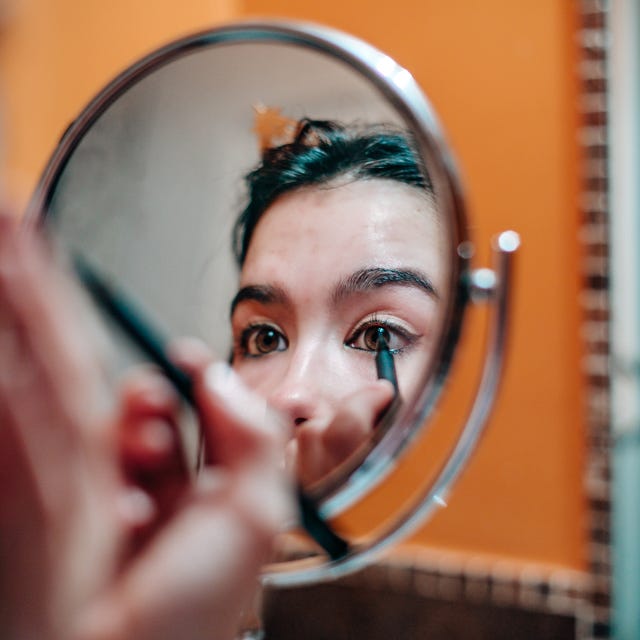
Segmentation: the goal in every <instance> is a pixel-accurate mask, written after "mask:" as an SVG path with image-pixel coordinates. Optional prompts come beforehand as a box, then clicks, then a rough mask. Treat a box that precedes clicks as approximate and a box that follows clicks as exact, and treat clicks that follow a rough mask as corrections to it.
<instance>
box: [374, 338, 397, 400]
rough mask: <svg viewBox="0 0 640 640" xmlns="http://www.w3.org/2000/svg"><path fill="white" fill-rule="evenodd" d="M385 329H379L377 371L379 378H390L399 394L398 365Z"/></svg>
mask: <svg viewBox="0 0 640 640" xmlns="http://www.w3.org/2000/svg"><path fill="white" fill-rule="evenodd" d="M384 334H385V331H384V329H383V328H382V327H380V328H379V329H378V338H377V340H376V371H377V372H378V379H380V380H381V379H384V380H388V381H389V382H390V383H391V384H392V385H393V388H394V390H395V392H396V396H397V395H398V378H397V376H396V367H395V364H394V362H393V354H392V353H391V351H390V350H389V345H388V343H387V339H386V338H385V335H384Z"/></svg>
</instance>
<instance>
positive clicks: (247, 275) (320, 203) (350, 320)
mask: <svg viewBox="0 0 640 640" xmlns="http://www.w3.org/2000/svg"><path fill="white" fill-rule="evenodd" d="M447 250H448V248H447V244H446V242H445V241H444V231H443V229H442V228H441V224H440V222H439V219H438V216H437V214H436V213H435V211H434V210H433V205H432V204H430V202H429V201H428V199H427V198H426V197H425V195H423V194H422V193H421V192H420V191H419V190H418V189H416V188H414V187H410V186H407V185H404V184H401V183H398V182H394V181H390V180H381V179H380V180H368V181H355V182H350V183H345V184H341V185H339V186H333V187H326V186H325V187H308V188H304V189H301V190H298V191H295V192H291V193H289V194H286V195H284V196H283V197H281V198H280V199H278V200H277V201H276V202H275V203H274V204H273V205H272V206H271V207H270V208H269V209H268V210H267V211H266V212H265V214H264V215H263V217H262V219H261V220H260V222H259V223H258V225H257V227H256V229H255V232H254V235H253V237H252V240H251V244H250V248H249V251H248V254H247V258H246V261H245V264H244V267H243V269H242V272H241V276H240V288H239V292H238V294H237V295H236V297H235V299H234V302H233V305H232V331H233V337H234V351H233V367H234V369H235V370H236V371H237V372H238V373H239V374H240V375H241V377H242V378H243V379H244V380H245V382H247V383H248V385H249V386H250V387H252V388H253V389H255V390H256V391H257V392H258V393H260V394H262V395H264V396H265V397H266V398H267V399H268V400H269V401H270V402H271V403H272V404H273V405H274V406H275V407H277V408H278V409H280V410H281V411H282V412H284V414H285V415H286V416H287V417H288V419H289V421H290V424H291V426H292V427H294V428H298V429H304V425H305V424H307V423H314V422H315V423H316V424H317V423H318V420H319V421H320V422H321V423H322V424H329V423H330V422H331V417H332V416H334V415H336V413H337V412H338V411H339V410H340V407H341V406H342V405H343V404H344V403H346V402H348V401H349V398H350V397H352V396H353V395H354V394H357V392H358V390H359V389H361V388H362V387H364V386H366V385H368V384H370V383H372V382H373V381H375V380H376V377H377V376H376V366H375V342H376V335H377V331H376V329H377V328H378V327H383V328H384V329H385V330H386V335H387V336H388V341H389V347H390V350H391V351H392V353H393V354H394V360H395V366H396V371H397V376H398V383H399V387H400V394H401V395H402V396H404V397H407V395H408V394H410V393H412V392H413V391H414V390H415V388H416V386H417V385H418V383H419V382H420V379H421V377H422V375H423V372H424V369H425V365H426V363H427V362H428V359H429V356H430V354H431V352H432V349H433V347H434V340H435V338H436V337H437V336H436V335H435V334H436V330H437V327H438V325H439V311H440V309H441V307H442V306H443V298H444V297H445V296H446V295H447V291H445V290H444V287H445V286H446V269H447V265H448V255H447Z"/></svg>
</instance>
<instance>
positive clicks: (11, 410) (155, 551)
mask: <svg viewBox="0 0 640 640" xmlns="http://www.w3.org/2000/svg"><path fill="white" fill-rule="evenodd" d="M84 319H85V314H84V311H83V304H82V303H81V302H80V300H79V296H78V292H77V291H76V290H75V289H74V287H73V286H72V284H71V283H70V281H69V280H68V279H67V278H66V277H65V276H64V274H62V273H61V272H60V270H59V269H58V268H56V267H55V265H54V264H53V261H52V259H51V258H50V256H49V255H48V252H47V250H46V248H44V247H43V246H41V243H40V242H39V241H38V239H37V238H35V237H33V235H32V234H29V233H25V232H24V231H23V230H19V229H16V228H15V224H14V223H11V222H9V221H8V220H4V219H0V636H1V637H3V638H8V639H12V640H13V639H16V638H20V639H22V638H40V639H42V638H44V639H47V638H52V639H53V638H55V639H56V640H58V639H61V638H64V639H66V638H71V639H74V640H103V639H104V640H106V639H119V640H122V639H124V638H136V640H140V639H145V638H149V639H151V638H153V639H154V640H157V639H161V638H187V639H188V638H207V639H212V638H220V639H223V638H232V637H233V636H234V633H235V630H236V625H237V621H238V618H239V616H240V614H241V611H242V608H243V607H244V606H245V604H246V602H247V600H248V599H249V598H250V597H251V594H252V590H253V588H254V586H255V582H256V576H257V573H258V571H259V569H260V566H261V565H262V563H263V562H264V561H265V559H266V558H267V557H268V554H269V552H270V547H271V542H272V537H273V535H274V534H275V532H276V531H277V530H278V528H279V527H280V526H282V524H283V522H285V521H288V520H289V519H290V517H291V514H292V501H291V498H290V495H289V489H288V483H287V481H286V478H285V477H284V475H283V473H282V469H281V466H282V465H281V464H280V461H281V457H282V448H283V446H284V434H283V432H282V431H281V428H280V424H279V420H278V418H277V416H275V415H274V414H273V413H272V412H270V411H267V409H266V407H265V405H264V403H263V402H262V401H261V400H260V399H258V398H256V397H255V396H254V395H253V394H251V393H250V392H249V391H248V390H247V389H246V388H245V387H244V386H243V385H242V384H241V382H240V381H239V380H238V378H237V377H236V376H235V374H233V373H232V372H230V371H229V369H228V368H227V367H226V365H224V364H220V363H218V364H213V365H210V364H209V360H208V359H207V358H203V357H198V358H191V359H190V358H189V357H188V356H187V357H185V362H186V364H187V366H188V367H189V369H190V372H191V374H192V375H193V377H194V383H195V390H196V396H197V399H198V404H199V409H200V413H201V418H202V420H203V425H204V428H205V430H206V446H207V448H208V452H207V453H208V457H209V458H210V459H213V460H215V462H216V465H215V466H214V467H211V468H209V469H207V470H206V471H205V472H204V473H203V474H202V475H201V476H199V477H198V478H197V479H196V480H193V481H191V480H190V479H189V477H188V474H187V472H186V469H185V467H184V463H183V462H182V460H181V457H180V456H179V455H177V454H179V453H180V452H179V444H178V440H177V439H176V431H175V429H174V428H173V427H174V424H175V423H174V417H173V416H174V415H175V406H176V405H175V399H174V398H173V395H172V393H171V391H170V390H169V389H168V387H167V386H166V384H164V383H163V382H162V381H160V380H158V379H157V378H155V377H153V376H140V377H137V378H135V379H132V380H129V381H128V382H127V383H125V385H124V387H123V391H122V398H123V399H122V403H121V404H120V406H115V403H114V401H113V398H112V396H113V394H112V392H111V389H110V387H109V385H108V384H107V383H106V381H105V378H104V376H103V372H102V369H101V366H100V358H99V355H98V353H96V349H95V348H94V347H93V342H94V341H93V338H94V336H92V335H91V331H90V329H88V328H87V326H85V323H84ZM123 467H124V472H123Z"/></svg>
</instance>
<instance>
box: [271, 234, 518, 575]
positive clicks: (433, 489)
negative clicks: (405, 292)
mask: <svg viewBox="0 0 640 640" xmlns="http://www.w3.org/2000/svg"><path fill="white" fill-rule="evenodd" d="M519 247H520V237H519V236H518V234H517V233H516V232H514V231H504V232H502V233H500V234H499V235H498V236H497V237H496V238H495V239H494V242H493V246H492V249H493V254H494V257H493V260H494V267H493V269H489V268H481V269H476V270H474V271H471V272H470V274H469V277H468V278H466V279H463V282H462V284H461V289H462V291H461V295H462V296H464V297H465V298H466V299H468V300H470V301H471V302H474V303H481V302H486V303H488V304H490V305H491V309H490V314H491V317H490V320H489V324H488V328H487V336H486V340H485V354H484V365H483V370H482V373H481V376H480V381H479V384H478V387H477V391H476V394H475V398H474V400H473V403H472V406H471V409H470V411H469V415H468V416H467V418H466V422H465V425H464V427H463V429H462V431H461V435H460V438H459V440H458V443H457V444H456V446H455V448H454V450H453V452H452V453H451V456H450V457H449V459H448V461H447V463H446V465H445V466H444V467H443V469H442V471H441V472H440V474H439V476H438V477H437V479H436V480H435V482H434V483H433V484H432V485H431V486H429V487H428V488H426V489H425V490H424V491H423V492H422V493H421V495H420V496H419V497H418V498H417V500H416V501H415V502H414V504H413V505H412V506H411V507H409V508H408V509H406V511H405V513H403V514H402V515H400V517H398V518H397V519H396V521H395V522H394V523H393V524H392V525H391V526H390V527H388V528H387V529H386V530H385V531H384V532H383V533H381V534H380V535H379V536H378V537H376V538H375V539H374V540H373V541H371V542H369V543H367V544H366V545H363V546H361V547H359V548H356V549H355V551H354V552H352V553H349V554H348V555H346V556H344V557H343V558H340V559H338V560H335V561H333V562H328V563H324V564H321V565H319V566H313V567H310V568H302V569H300V570H293V571H291V570H289V569H288V568H287V567H288V565H289V564H290V563H283V567H284V568H283V569H280V568H279V567H278V565H276V567H275V568H273V567H272V568H271V570H268V571H267V572H266V573H265V574H264V576H263V584H264V585H265V586H272V587H293V586H302V585H311V584H317V583H320V582H325V581H327V580H335V579H337V578H340V577H342V576H345V575H347V574H349V573H353V572H354V571H358V570H359V569H362V568H364V567H365V566H367V565H368V564H370V563H371V562H373V561H374V560H375V559H376V557H377V556H378V555H379V554H380V553H381V552H382V551H384V550H385V549H387V548H388V547H390V546H391V545H393V544H396V543H397V542H399V541H400V540H402V539H404V538H406V537H407V536H408V535H409V534H411V533H412V532H413V531H414V530H415V529H416V528H417V527H418V526H419V525H420V524H422V523H423V522H424V521H425V519H426V518H428V516H429V515H430V514H431V513H432V512H433V510H434V509H435V508H438V507H441V506H444V505H446V499H447V496H448V494H449V492H450V490H451V487H452V486H453V483H454V482H455V480H456V479H457V478H458V477H459V475H460V473H461V472H462V470H463V469H464V468H465V467H466V465H467V462H468V461H469V458H470V456H471V455H472V454H473V453H474V451H475V450H476V447H477V445H478V443H479V441H480V438H481V436H482V434H483V433H484V430H485V427H486V425H487V419H488V417H489V414H490V412H491V408H492V406H493V403H494V400H495V397H496V394H497V391H498V387H499V383H500V378H501V373H502V368H503V364H504V355H505V343H506V338H507V326H508V319H509V301H510V295H511V283H512V280H513V261H514V258H515V254H516V252H517V251H518V249H519Z"/></svg>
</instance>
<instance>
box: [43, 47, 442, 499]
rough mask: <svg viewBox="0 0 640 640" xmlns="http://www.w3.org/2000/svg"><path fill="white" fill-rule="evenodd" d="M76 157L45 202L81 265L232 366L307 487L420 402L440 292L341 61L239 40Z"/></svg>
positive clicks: (405, 178)
mask: <svg viewBox="0 0 640 640" xmlns="http://www.w3.org/2000/svg"><path fill="white" fill-rule="evenodd" d="M230 64H233V66H234V69H236V70H237V73H234V74H229V73H228V68H229V65H230ZM292 78H296V82H295V83H292V82H291V79H292ZM74 144H76V146H75V147H74V148H73V150H72V152H71V154H70V156H69V158H68V160H66V162H65V164H64V167H63V170H62V171H61V173H60V174H59V176H57V178H56V179H55V181H54V183H53V184H52V185H51V188H50V191H49V193H48V197H47V200H48V202H49V206H48V216H49V221H50V222H51V223H52V224H53V225H54V226H55V229H56V233H57V235H59V236H60V237H61V238H62V239H63V241H64V243H65V244H66V245H67V247H68V248H69V250H70V251H71V252H72V254H73V255H76V256H81V257H82V259H84V260H86V261H87V262H88V263H89V264H91V265H92V266H93V267H95V268H96V269H97V271H98V272H99V273H100V274H103V275H104V276H105V277H106V278H107V279H108V280H109V281H110V282H112V283H113V284H115V286H116V288H117V289H118V290H122V291H123V292H124V293H126V294H127V295H128V296H130V297H131V298H132V299H133V300H135V301H136V303H137V304H140V305H142V308H143V309H144V310H145V311H146V312H147V313H149V315H150V317H151V318H154V319H155V320H156V321H157V322H158V323H159V324H160V326H161V328H162V329H163V330H164V332H165V333H166V334H167V335H169V336H180V335H188V336H195V337H198V338H200V339H202V340H203V341H204V342H205V343H207V344H208V345H210V346H212V347H213V349H214V350H215V351H216V352H217V354H218V356H219V357H222V358H226V357H228V358H229V360H230V363H231V365H232V367H233V368H234V369H235V370H236V371H237V372H238V374H239V375H240V376H241V377H242V378H243V379H244V381H245V382H246V383H247V384H248V386H249V387H251V388H252V389H254V390H256V391H257V392H258V393H259V394H261V395H262V396H264V397H265V398H266V400H267V401H268V403H269V404H270V405H272V406H273V407H274V408H276V409H277V410H279V411H281V412H282V414H283V416H284V420H285V421H286V423H287V427H288V428H289V430H290V433H291V439H290V442H289V445H288V447H287V455H286V457H287V464H288V465H289V466H290V467H291V468H292V469H293V470H295V474H296V477H297V479H298V481H299V483H300V484H301V485H302V486H303V487H304V488H312V487H317V485H318V483H319V482H320V481H321V480H322V479H323V478H325V476H327V474H329V473H331V472H333V471H334V470H335V469H336V468H337V467H340V465H342V463H347V461H349V462H348V464H345V465H344V467H345V468H346V469H352V468H355V466H357V464H358V463H359V461H361V460H362V459H363V457H364V455H366V453H367V451H369V450H370V449H371V448H372V447H373V446H374V445H375V443H376V442H377V441H378V440H379V439H380V437H381V433H383V432H384V431H385V430H386V429H388V428H389V427H390V425H391V423H392V422H393V421H392V415H393V414H394V412H395V411H396V410H397V409H398V408H399V407H400V406H401V404H402V400H403V399H405V400H406V399H408V398H411V397H413V396H415V394H417V393H418V391H419V390H420V389H421V388H422V386H423V385H424V383H425V376H426V373H427V371H428V370H429V366H430V364H431V355H432V353H433V351H434V349H435V348H436V347H437V345H438V341H439V338H440V334H441V330H442V327H441V324H442V313H439V311H440V310H443V309H444V308H445V307H446V304H447V302H446V301H447V297H448V295H449V292H448V291H447V290H446V286H447V282H448V279H447V278H448V270H449V267H450V261H451V259H452V257H451V249H450V240H449V238H448V235H447V233H448V231H447V229H448V227H447V224H446V221H443V220H442V219H441V216H440V214H439V212H438V210H437V206H436V197H435V195H434V193H433V189H432V186H431V182H430V180H429V177H428V173H427V171H426V169H425V168H424V167H423V165H422V160H421V158H420V156H419V154H418V153H417V151H416V145H415V143H414V142H413V140H412V138H411V135H410V134H409V133H407V131H406V128H405V126H404V124H403V122H402V119H401V118H400V117H399V115H398V114H397V112H396V111H395V110H394V108H393V107H392V106H391V105H390V104H389V103H388V102H387V101H386V100H385V99H384V98H382V97H381V96H380V95H379V94H378V92H377V89H376V88H375V87H374V86H373V85H372V84H371V83H370V82H369V81H366V80H363V78H362V77H361V76H360V75H359V74H358V73H356V72H355V71H354V70H353V69H351V68H349V67H347V66H346V65H344V64H343V63H341V62H337V61H336V60H334V59H332V58H329V57H327V56H325V55H322V54H320V53H318V52H315V51H313V50H307V49H303V48H300V47H292V46H290V45H283V44H274V43H259V44H255V43H251V44H247V43H244V44H243V45H242V46H240V45H228V46H219V47H215V48H210V49H204V50H199V51H197V52H196V53H191V54H190V55H187V56H183V57H178V58H177V59H174V60H172V61H171V62H170V63H168V64H165V65H164V66H160V67H159V68H158V69H156V70H154V71H153V72H152V73H150V74H149V75H147V76H145V77H143V78H142V79H141V80H139V81H138V82H136V83H135V84H133V85H132V86H130V87H128V88H127V90H126V91H124V92H123V93H121V94H120V95H118V96H117V99H115V100H114V101H113V102H112V103H110V104H109V105H108V106H107V108H106V110H104V112H102V113H100V115H99V117H98V118H97V119H96V120H95V121H94V122H92V123H91V126H90V127H89V128H88V129H87V130H86V131H85V132H83V134H82V135H81V137H80V139H79V140H76V141H74ZM120 342H122V340H120ZM119 353H120V356H119V357H120V359H121V360H122V363H121V366H122V367H128V366H130V364H131V359H132V354H131V349H130V348H127V347H124V346H123V345H122V344H121V345H120V348H119ZM385 371H386V373H385ZM379 378H386V380H387V381H380V380H379ZM390 380H392V382H389V381H390ZM394 385H395V388H394ZM385 416H386V419H385ZM381 424H382V425H383V426H382V427H381V426H380V425H381ZM356 454H357V455H356Z"/></svg>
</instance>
